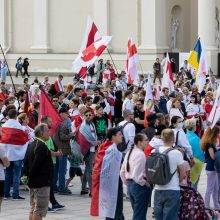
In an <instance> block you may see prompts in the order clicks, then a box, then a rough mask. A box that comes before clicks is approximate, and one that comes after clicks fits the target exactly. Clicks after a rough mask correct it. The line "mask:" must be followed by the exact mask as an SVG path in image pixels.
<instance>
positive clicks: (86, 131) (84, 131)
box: [74, 121, 97, 156]
mask: <svg viewBox="0 0 220 220" xmlns="http://www.w3.org/2000/svg"><path fill="white" fill-rule="evenodd" d="M93 126H94V128H95V125H93ZM94 132H95V129H94ZM96 141H97V135H96V133H95V134H92V133H91V129H90V125H88V124H86V122H85V121H83V122H82V124H81V125H80V126H79V127H78V128H77V131H76V140H75V143H74V144H76V145H78V148H79V149H80V152H81V153H82V155H83V156H85V155H86V154H87V153H88V152H89V150H90V147H92V146H94V145H95V142H96Z"/></svg>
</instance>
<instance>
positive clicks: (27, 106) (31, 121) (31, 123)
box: [24, 91, 36, 129]
mask: <svg viewBox="0 0 220 220" xmlns="http://www.w3.org/2000/svg"><path fill="white" fill-rule="evenodd" d="M24 112H25V113H26V114H27V116H28V118H29V124H28V125H29V126H30V127H31V128H33V129H34V127H35V126H36V123H35V120H34V116H33V114H32V112H31V106H30V100H29V94H28V92H27V91H26V96H25V102H24Z"/></svg>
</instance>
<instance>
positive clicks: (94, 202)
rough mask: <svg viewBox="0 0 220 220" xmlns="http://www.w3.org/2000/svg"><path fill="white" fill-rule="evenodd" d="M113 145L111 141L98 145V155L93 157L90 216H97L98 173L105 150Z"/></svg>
mask: <svg viewBox="0 0 220 220" xmlns="http://www.w3.org/2000/svg"><path fill="white" fill-rule="evenodd" d="M112 144H113V142H111V141H106V142H104V143H103V144H101V145H100V147H99V150H98V153H97V154H96V157H95V162H94V166H93V171H92V200H91V208H90V215H91V216H99V188H100V173H101V168H102V161H103V158H104V156H105V152H106V150H107V149H108V148H109V147H110V146H111V145H112Z"/></svg>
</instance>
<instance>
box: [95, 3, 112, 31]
mask: <svg viewBox="0 0 220 220" xmlns="http://www.w3.org/2000/svg"><path fill="white" fill-rule="evenodd" d="M93 19H94V22H95V23H96V25H97V26H98V29H99V31H100V34H101V35H109V0H93Z"/></svg>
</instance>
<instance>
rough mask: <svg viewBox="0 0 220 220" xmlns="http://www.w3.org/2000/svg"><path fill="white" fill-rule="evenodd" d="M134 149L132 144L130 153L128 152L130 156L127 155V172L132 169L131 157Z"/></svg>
mask: <svg viewBox="0 0 220 220" xmlns="http://www.w3.org/2000/svg"><path fill="white" fill-rule="evenodd" d="M133 149H134V144H133V145H132V146H131V149H130V151H129V153H128V157H127V165H126V170H127V172H129V171H130V164H129V159H130V156H131V152H132V151H133Z"/></svg>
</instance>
